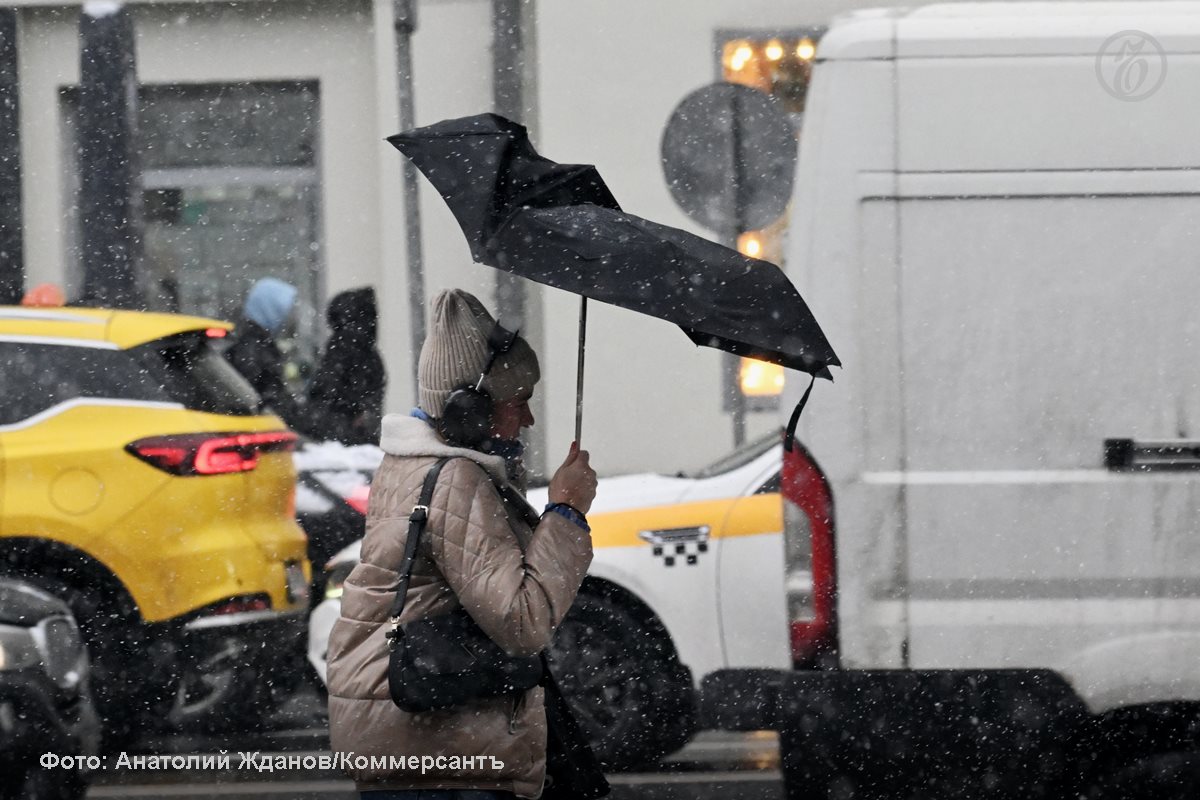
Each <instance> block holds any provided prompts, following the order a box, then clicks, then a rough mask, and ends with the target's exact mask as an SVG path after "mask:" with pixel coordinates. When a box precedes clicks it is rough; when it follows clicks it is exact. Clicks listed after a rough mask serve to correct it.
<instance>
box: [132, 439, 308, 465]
mask: <svg viewBox="0 0 1200 800" xmlns="http://www.w3.org/2000/svg"><path fill="white" fill-rule="evenodd" d="M295 444H296V434H294V433H292V432H291V431H268V432H265V433H184V434H174V435H171V436H150V437H148V438H145V439H138V440H137V441H136V442H130V443H129V444H127V445H125V449H126V451H128V452H129V453H130V454H132V455H134V456H136V457H137V458H140V459H141V460H142V461H145V462H146V463H147V464H149V465H150V466H152V467H157V468H158V469H161V470H163V471H164V472H169V473H171V474H172V475H184V476H191V475H227V474H230V473H236V472H249V471H250V470H252V469H254V468H255V467H257V466H258V457H259V456H260V455H261V454H263V453H271V452H278V451H290V450H292V449H293V448H294V447H295Z"/></svg>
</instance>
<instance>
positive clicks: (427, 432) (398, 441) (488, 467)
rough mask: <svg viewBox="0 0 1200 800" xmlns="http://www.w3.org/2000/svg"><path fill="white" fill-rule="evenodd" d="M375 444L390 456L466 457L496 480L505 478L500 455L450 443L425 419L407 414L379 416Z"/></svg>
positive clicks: (502, 480) (504, 480)
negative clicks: (439, 435) (379, 429)
mask: <svg viewBox="0 0 1200 800" xmlns="http://www.w3.org/2000/svg"><path fill="white" fill-rule="evenodd" d="M379 446H380V447H381V448H383V451H384V452H385V453H387V454H388V455H393V456H433V457H435V458H469V459H471V460H472V461H474V462H475V463H476V464H478V465H479V466H481V467H483V469H484V470H485V471H486V472H487V474H488V476H489V477H491V479H492V480H493V481H495V482H496V483H498V484H501V485H503V484H505V483H507V482H508V475H507V473H506V471H505V469H504V458H503V457H502V456H493V455H488V454H487V453H480V452H479V451H478V450H469V449H467V448H465V447H451V446H450V445H448V444H446V443H445V442H443V441H442V440H441V439H440V438H439V437H438V435H437V432H436V431H434V429H433V428H432V427H431V426H430V425H429V423H428V422H425V421H423V420H420V419H417V418H416V417H411V416H409V415H408V414H388V415H387V416H385V417H384V418H383V433H382V435H381V436H380V437H379Z"/></svg>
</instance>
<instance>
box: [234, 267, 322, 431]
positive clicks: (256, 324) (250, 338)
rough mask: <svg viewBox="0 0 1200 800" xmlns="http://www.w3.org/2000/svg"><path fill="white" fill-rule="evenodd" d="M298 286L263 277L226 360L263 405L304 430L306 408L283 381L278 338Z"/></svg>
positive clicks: (244, 309) (247, 304)
mask: <svg viewBox="0 0 1200 800" xmlns="http://www.w3.org/2000/svg"><path fill="white" fill-rule="evenodd" d="M297 294H298V292H297V290H296V287H295V286H292V285H291V284H290V283H286V282H284V281H281V280H279V279H278V278H262V279H260V280H259V281H257V282H256V283H255V284H254V286H252V287H251V288H250V293H249V294H248V295H246V302H245V304H244V305H243V306H242V319H241V321H240V322H239V323H238V325H237V327H236V328H235V329H234V336H235V339H234V342H233V344H232V345H231V346H230V348H229V349H228V350H226V351H225V358H227V359H228V360H229V363H230V364H232V365H233V367H234V369H236V370H237V371H238V372H240V373H241V374H242V377H244V378H245V379H246V380H247V381H249V383H250V385H251V386H253V387H254V389H255V391H257V392H258V394H259V396H261V397H262V400H263V405H264V406H267V407H269V408H270V409H271V410H272V411H274V412H275V413H276V414H278V415H279V416H280V417H281V418H283V421H284V422H286V423H287V424H288V426H289V427H292V428H296V427H302V426H303V424H304V421H305V420H304V411H303V407H302V406H301V405H300V404H299V403H298V402H297V401H296V398H295V396H294V395H293V394H292V392H291V390H289V389H288V387H287V384H286V383H285V382H284V380H283V353H282V352H281V351H280V349H279V346H278V345H277V344H276V343H275V338H276V337H277V336H278V335H279V334H280V333H281V332H282V331H283V330H284V328H285V327H286V325H287V323H288V321H289V320H290V319H291V317H292V314H293V312H294V311H295V308H296V295H297Z"/></svg>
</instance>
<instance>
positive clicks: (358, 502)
mask: <svg viewBox="0 0 1200 800" xmlns="http://www.w3.org/2000/svg"><path fill="white" fill-rule="evenodd" d="M370 497H371V485H370V484H365V485H363V486H359V487H358V488H357V489H355V490H354V491H353V492H351V493H350V494H349V495H348V496H347V497H346V502H347V503H349V504H350V507H351V508H353V509H354V510H355V511H357V512H358V513H360V514H362V515H363V516H364V517H365V516H366V515H367V503H368V501H369V500H370Z"/></svg>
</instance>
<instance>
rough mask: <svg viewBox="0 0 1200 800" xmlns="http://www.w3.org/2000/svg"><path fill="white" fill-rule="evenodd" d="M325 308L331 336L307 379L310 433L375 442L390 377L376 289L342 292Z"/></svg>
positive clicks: (345, 441) (347, 439) (341, 440)
mask: <svg viewBox="0 0 1200 800" xmlns="http://www.w3.org/2000/svg"><path fill="white" fill-rule="evenodd" d="M326 313H327V317H328V319H329V328H330V334H329V341H328V342H326V344H325V350H324V352H323V353H322V354H321V359H320V362H319V363H318V364H317V368H316V370H315V371H314V372H313V377H312V382H311V383H309V385H308V418H309V428H310V430H309V431H308V433H309V434H310V435H311V436H313V437H314V438H318V439H336V440H338V441H340V442H343V443H344V444H377V443H378V442H379V425H380V421H381V420H382V419H383V392H384V389H385V388H386V386H387V377H386V375H385V374H384V368H383V358H382V357H381V356H380V355H379V349H378V348H377V347H376V340H377V334H376V326H377V320H378V312H377V311H376V307H375V290H374V289H370V288H365V289H351V290H349V291H345V292H342V293H340V294H338V295H336V296H335V297H334V298H333V299H332V300H331V301H330V302H329V310H328V311H327V312H326Z"/></svg>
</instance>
